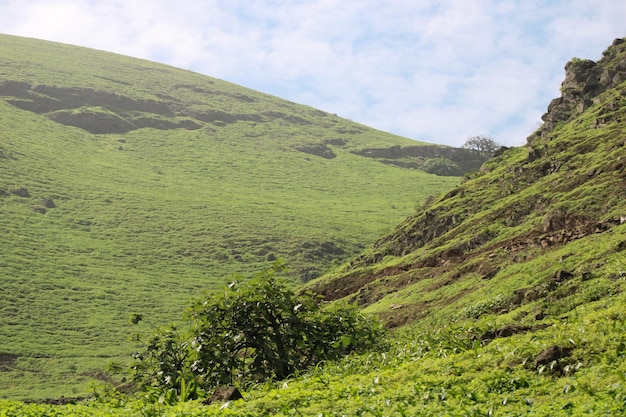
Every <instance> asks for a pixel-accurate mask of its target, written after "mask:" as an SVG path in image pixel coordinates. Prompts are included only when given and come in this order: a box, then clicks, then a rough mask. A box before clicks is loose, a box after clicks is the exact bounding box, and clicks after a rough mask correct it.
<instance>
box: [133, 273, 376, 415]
mask: <svg viewBox="0 0 626 417" xmlns="http://www.w3.org/2000/svg"><path fill="white" fill-rule="evenodd" d="M283 268H284V267H283V264H282V263H280V261H278V262H275V263H274V264H273V266H272V267H271V268H269V269H267V270H265V271H262V272H260V273H258V274H257V275H256V276H254V277H253V278H251V279H249V280H247V281H245V282H243V283H241V282H239V279H236V280H234V281H233V282H232V283H231V284H229V285H228V287H227V288H225V289H224V290H223V291H221V292H218V293H215V294H212V295H210V296H209V297H208V298H207V299H205V300H197V301H195V302H194V303H193V304H192V305H191V307H190V308H189V309H188V311H187V312H186V318H187V319H188V320H189V323H190V327H189V329H188V330H187V331H186V332H185V333H181V332H179V330H178V329H177V328H176V327H174V326H172V327H170V328H168V329H165V330H161V329H160V330H158V332H157V333H155V334H154V335H153V336H152V337H151V338H150V339H149V341H148V343H147V344H146V348H145V351H144V352H142V353H141V354H136V355H135V362H134V363H133V365H132V370H133V372H134V381H135V382H136V383H139V384H140V385H141V386H142V387H143V388H145V389H147V390H148V391H150V390H153V392H154V393H155V394H156V395H157V398H159V399H160V400H161V401H165V402H168V403H172V402H176V401H179V400H181V401H182V400H186V399H193V398H197V397H198V396H199V395H200V393H201V392H203V391H204V392H209V391H210V390H211V389H213V388H215V387H217V386H219V385H223V384H233V383H239V384H247V383H252V382H259V381H264V380H269V379H276V380H281V379H284V378H287V377H288V376H291V375H293V374H294V373H296V372H298V371H300V370H303V369H306V368H307V367H310V366H314V365H316V364H318V363H320V362H322V361H326V360H334V359H338V358H340V357H342V356H344V355H347V354H349V353H352V352H364V351H366V350H369V349H372V348H375V347H377V346H382V344H383V343H384V341H385V338H384V328H383V327H382V326H381V325H380V324H379V323H378V322H376V321H374V320H371V319H369V318H366V317H365V316H363V315H362V314H361V313H360V312H359V311H358V309H357V308H356V307H354V306H348V305H334V304H333V305H329V306H328V307H326V308H323V307H322V302H321V298H320V297H319V296H317V295H315V294H312V293H308V292H307V293H304V294H296V293H294V292H293V291H292V290H291V288H290V287H289V285H288V283H287V282H285V281H284V280H281V279H279V278H277V277H276V276H275V273H276V272H277V271H280V270H282V269H283ZM136 317H137V318H136V319H135V320H134V321H135V322H138V321H139V320H140V317H139V316H136Z"/></svg>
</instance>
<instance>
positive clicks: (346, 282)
mask: <svg viewBox="0 0 626 417" xmlns="http://www.w3.org/2000/svg"><path fill="white" fill-rule="evenodd" d="M565 71H566V75H565V81H564V82H563V84H562V89H561V92H562V95H561V97H558V98H556V99H554V100H553V101H552V102H551V103H550V105H549V106H548V110H547V112H546V114H545V115H544V116H543V120H544V124H543V125H542V126H541V127H540V128H539V129H538V130H537V131H536V132H534V133H533V134H532V135H531V136H530V137H529V138H528V143H527V144H526V145H525V146H522V147H519V148H514V149H509V150H506V151H503V152H502V153H500V155H498V156H496V157H495V158H494V159H492V160H490V161H488V162H486V163H485V164H483V166H482V167H481V168H480V170H478V171H477V172H474V173H470V174H466V175H465V178H464V180H463V182H462V183H461V184H460V185H457V186H455V187H451V188H450V189H448V190H447V191H445V192H443V193H442V194H440V195H439V197H431V198H426V199H424V201H423V203H422V204H421V205H420V207H419V208H418V209H417V211H415V213H414V214H413V215H411V216H409V217H407V218H405V219H404V220H403V221H401V222H400V223H399V224H398V225H397V227H396V228H395V229H393V230H391V231H390V232H387V233H383V237H382V238H379V239H378V240H377V241H376V242H375V243H374V244H373V245H371V246H370V247H369V249H367V250H366V251H364V253H363V254H361V255H359V256H356V257H351V258H350V257H349V258H347V260H346V262H345V263H344V264H342V265H341V266H340V267H337V268H335V269H334V270H332V271H330V272H329V273H327V274H325V275H324V276H322V277H320V278H317V279H314V280H312V281H310V282H307V283H306V284H305V285H304V288H305V289H310V290H314V291H317V292H318V293H321V294H324V295H325V296H326V298H327V299H329V300H340V299H345V300H349V301H354V302H356V303H358V304H359V305H360V306H361V307H362V308H363V309H364V311H366V312H369V313H371V314H373V315H378V316H380V317H381V318H382V319H383V320H384V322H385V323H386V324H387V325H388V327H391V328H393V329H395V330H394V331H393V333H392V336H391V340H390V344H391V347H390V348H389V350H387V351H385V352H372V353H369V354H365V355H359V356H352V357H349V358H346V359H344V360H340V361H337V362H332V363H323V364H320V365H319V366H317V367H316V368H315V369H313V370H310V371H308V372H303V373H302V374H299V375H297V376H294V377H292V378H290V379H288V380H286V381H280V382H273V381H268V382H267V383H264V384H260V385H257V386H252V387H248V389H247V390H246V391H245V392H244V393H243V396H244V399H243V400H235V401H230V402H223V403H218V404H213V405H208V406H206V405H203V404H202V403H201V402H199V401H197V402H189V403H183V404H178V405H175V406H171V407H170V406H163V405H160V404H153V403H147V402H145V401H144V400H142V398H129V399H126V398H117V399H115V398H114V399H113V400H112V401H111V402H109V403H89V402H87V403H84V404H77V405H65V406H49V405H41V404H36V405H28V404H23V403H19V402H0V410H5V411H4V413H5V415H20V414H21V415H32V416H44V415H59V414H60V415H76V416H78V415H81V416H83V415H97V416H99V415H102V416H104V415H112V414H114V415H120V416H136V415H163V416H200V415H203V416H206V415H216V416H217V415H231V416H266V415H275V416H319V415H323V416H342V415H346V416H442V415H446V416H447V415H451V416H457V415H458V416H526V415H533V416H588V415H594V416H596V415H597V416H617V415H624V414H626V394H625V393H626V293H625V292H624V289H625V285H626V284H625V283H626V253H625V250H626V169H625V167H626V165H625V163H626V162H625V161H624V157H625V156H624V155H625V153H624V149H626V38H625V39H617V40H615V41H614V42H613V44H612V45H611V46H610V47H609V48H608V49H607V50H606V51H605V52H604V53H603V55H602V58H601V59H600V60H598V61H597V62H594V61H590V60H581V59H573V60H572V61H570V62H569V63H568V64H567V65H566V67H565ZM129 142H130V141H129ZM392 146H395V145H391V146H390V145H389V144H385V145H382V146H379V145H371V144H368V145H366V147H367V148H368V150H367V151H359V152H357V153H351V155H354V156H359V155H358V154H359V153H361V154H369V155H371V154H376V155H377V156H379V157H381V155H382V154H384V153H385V152H381V151H376V152H372V151H371V149H374V148H381V149H382V148H391V147H392ZM401 146H404V145H401ZM329 147H330V146H329ZM331 150H333V152H336V150H335V148H331ZM4 154H8V152H4ZM337 155H339V154H338V153H337ZM405 157H406V155H405ZM338 158H339V156H338V157H337V159H338ZM379 162H380V161H379ZM381 165H384V166H386V167H388V168H390V167H398V165H389V164H381ZM5 198H6V197H5ZM8 198H13V199H17V197H13V196H8ZM54 210H57V209H56V208H55V209H50V210H49V211H48V212H47V214H46V216H41V215H40V214H38V216H39V217H35V218H37V219H41V218H47V216H48V215H49V214H52V213H53V212H54ZM31 233H35V231H33V232H31ZM39 248H40V249H41V250H42V251H43V249H45V248H46V246H45V245H44V244H41V243H40V246H39ZM103 300H105V301H106V300H107V299H106V298H103ZM4 336H5V335H3V337H4ZM49 340H50V339H49ZM9 359H10V358H9V357H8V356H7V355H5V356H4V357H3V360H4V361H5V362H9ZM20 360H24V358H19V359H18V360H17V361H16V362H17V363H20ZM24 363H29V362H26V361H24V362H22V364H24ZM22 366H23V365H22ZM76 366H78V365H76ZM6 368H7V367H6V366H3V369H6ZM21 369H22V371H21V372H23V373H24V372H26V370H27V368H26V367H23V368H21ZM3 372H7V371H6V370H4V371H3ZM68 374H69V372H68ZM5 375H13V376H14V377H15V376H17V374H16V371H15V370H13V369H9V371H8V373H6V374H5ZM1 415H2V412H1V411H0V416H1Z"/></svg>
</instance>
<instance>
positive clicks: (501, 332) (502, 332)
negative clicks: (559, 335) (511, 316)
mask: <svg viewBox="0 0 626 417" xmlns="http://www.w3.org/2000/svg"><path fill="white" fill-rule="evenodd" d="M549 326H550V325H549V324H539V325H537V326H516V325H508V326H504V327H501V328H499V329H496V330H489V331H486V332H485V333H483V334H482V335H481V336H480V340H482V341H485V342H489V341H491V340H493V339H497V338H502V337H511V336H513V335H516V334H524V333H528V332H533V331H536V330H542V329H545V328H547V327H549Z"/></svg>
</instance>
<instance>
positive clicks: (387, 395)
mask: <svg viewBox="0 0 626 417" xmlns="http://www.w3.org/2000/svg"><path fill="white" fill-rule="evenodd" d="M625 278H626V274H623V275H622V276H621V277H620V278H619V279H618V280H616V281H614V282H613V281H612V282H613V288H612V290H613V293H614V294H613V295H611V296H608V297H604V298H603V299H601V300H598V301H595V302H591V303H587V304H585V305H583V306H580V307H578V308H575V309H573V310H571V311H570V312H569V313H568V314H567V316H563V317H561V318H559V319H550V320H544V321H539V322H537V321H535V320H534V318H533V319H532V320H531V319H530V318H529V317H528V316H524V317H521V318H520V317H515V316H514V315H512V316H509V317H503V316H499V315H493V314H491V315H486V316H484V317H482V318H481V319H480V320H476V321H467V320H463V321H459V322H457V323H451V324H448V325H446V326H442V327H441V328H439V329H436V330H430V331H425V330H423V328H421V327H420V326H414V327H409V328H406V329H403V330H402V331H399V332H397V333H396V334H395V335H394V337H393V340H392V343H393V345H392V347H391V348H390V349H389V350H387V351H384V352H379V353H369V354H363V355H356V356H352V357H349V358H347V359H344V360H340V361H336V362H325V363H323V364H320V365H319V366H318V367H317V368H316V369H314V370H312V371H308V372H305V373H303V374H301V375H298V376H296V377H293V378H290V379H288V380H285V381H281V382H267V383H264V384H259V385H256V386H253V387H251V388H249V389H247V390H243V396H244V399H242V400H237V401H232V402H229V403H217V404H213V405H208V406H207V405H203V404H201V402H200V401H199V400H198V401H191V402H188V403H180V404H177V405H174V406H167V405H164V404H159V403H158V402H156V403H155V402H152V401H148V400H146V399H142V398H141V397H139V398H132V397H131V398H126V397H119V398H118V399H117V400H110V399H109V400H106V401H104V402H98V401H97V400H92V401H89V402H87V403H83V404H72V405H65V406H50V405H42V404H23V403H16V402H6V401H5V402H0V409H2V410H3V411H0V415H1V416H17V415H22V416H32V417H35V416H55V415H59V416H61V415H68V416H87V415H94V416H104V415H111V414H115V415H120V416H156V415H163V416H200V415H203V416H204V415H215V416H229V415H232V416H266V415H276V416H318V415H324V416H342V415H345V416H416V415H424V416H440V415H459V416H463V415H467V416H489V415H491V416H505V415H506V416H528V415H538V416H548V415H550V416H559V415H560V416H587V415H606V416H609V415H610V416H613V415H621V414H623V413H625V412H626V394H625V393H626V339H625V336H624V335H626V309H625V308H624V306H625V305H626V299H625V297H624V293H623V289H624V285H625V283H624V279H625ZM511 323H514V324H515V325H516V326H519V327H520V328H523V327H524V326H530V327H534V330H532V331H528V330H526V331H518V333H513V332H511V334H507V336H504V335H505V334H506V333H503V334H502V335H501V336H498V337H496V338H493V339H490V338H489V337H486V335H488V334H489V333H490V332H493V331H494V330H497V329H502V328H503V327H505V326H506V324H509V325H510V324H511ZM551 346H561V347H565V348H567V349H570V350H569V354H568V356H566V357H562V358H558V359H552V360H546V361H542V360H541V359H540V354H541V353H542V352H544V351H546V349H547V348H549V347H551Z"/></svg>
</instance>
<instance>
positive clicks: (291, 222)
mask: <svg viewBox="0 0 626 417" xmlns="http://www.w3.org/2000/svg"><path fill="white" fill-rule="evenodd" d="M0 57H2V58H0V84H1V83H3V82H6V81H7V80H10V81H15V82H22V83H27V84H25V85H27V86H28V88H30V90H29V91H30V92H29V94H30V95H29V96H27V97H26V98H24V97H22V98H21V99H22V100H26V102H27V104H28V100H33V102H38V100H46V99H49V98H50V95H51V94H53V93H54V91H53V90H45V89H43V88H42V86H46V88H48V87H50V86H53V87H55V88H67V89H73V90H58V91H66V92H67V96H66V97H63V100H65V101H66V102H70V101H71V100H74V99H75V97H74V96H77V97H79V98H80V97H81V96H84V95H86V94H91V95H94V94H95V93H93V92H94V91H95V92H106V93H108V94H112V95H113V96H114V99H113V104H111V103H108V104H106V105H105V104H99V103H97V102H96V103H82V104H80V105H77V106H74V107H72V108H67V107H68V106H65V108H62V109H60V110H58V109H57V110H52V111H48V112H43V113H41V112H40V113H37V112H32V111H28V110H22V109H18V108H16V107H15V106H13V105H11V104H9V102H10V101H11V100H15V97H14V95H11V94H9V93H5V97H4V99H2V100H0V126H2V132H1V133H0V137H1V140H0V190H3V191H5V192H6V195H4V196H0V276H1V277H2V282H3V285H2V289H1V290H0V312H1V319H0V354H2V355H0V361H2V362H1V363H0V365H2V371H1V372H0V396H1V397H5V398H41V397H55V396H56V397H58V396H60V395H65V396H72V395H82V394H84V393H85V392H86V389H87V388H88V386H89V384H90V381H92V380H93V379H94V377H97V370H98V369H99V368H101V367H102V366H103V365H104V364H106V363H107V362H108V361H109V360H110V359H111V358H119V357H123V356H124V355H127V354H128V353H129V351H130V349H131V346H129V344H128V343H127V341H126V340H127V337H128V335H129V333H130V332H131V331H132V329H130V328H129V325H128V320H129V317H130V315H131V314H132V313H134V312H140V313H144V314H145V315H146V317H148V318H150V319H151V320H152V321H154V322H156V323H164V322H167V321H169V320H171V319H173V318H176V317H179V315H180V314H179V313H180V311H181V310H182V309H183V308H184V306H185V304H186V302H187V300H188V298H190V297H191V296H195V295H198V294H199V293H200V292H201V291H203V290H204V289H210V288H214V287H215V286H216V285H221V284H222V283H223V282H224V281H225V280H226V279H227V277H228V276H229V275H230V274H232V273H235V272H241V273H244V274H245V273H248V272H250V271H253V270H258V269H259V268H261V266H264V265H266V264H267V259H268V257H271V256H272V255H273V256H278V257H282V258H283V259H284V260H285V261H287V263H288V265H290V266H291V270H292V275H293V276H294V279H296V278H297V277H300V276H306V275H307V274H308V275H311V274H316V273H320V271H323V270H326V269H328V268H330V266H331V262H332V261H333V260H337V259H345V258H346V257H348V256H352V255H354V254H355V253H358V252H359V251H360V250H361V249H362V248H363V247H364V246H366V245H369V244H370V243H371V242H372V241H373V240H374V239H375V238H376V237H378V236H380V235H381V234H382V233H384V232H386V231H388V230H390V229H391V228H392V226H393V225H394V224H396V223H397V222H398V221H400V220H401V219H402V218H404V217H405V216H406V215H408V214H409V213H411V212H412V210H413V209H414V207H415V204H416V203H417V202H419V201H420V200H422V199H423V198H425V197H426V196H427V195H429V194H438V193H439V192H440V191H441V190H444V189H447V188H450V187H452V186H453V185H455V184H457V183H458V180H459V179H458V178H454V177H449V178H445V177H436V176H433V175H427V174H424V173H423V172H420V171H417V170H410V169H403V168H400V167H397V166H390V165H384V164H381V163H379V162H377V161H375V160H373V159H368V158H364V157H360V156H357V155H355V154H353V153H351V152H350V151H351V150H360V149H363V148H367V147H383V148H384V147H388V146H397V145H401V146H406V145H410V144H414V143H415V142H414V141H410V140H408V139H405V138H401V137H397V136H393V135H390V134H386V133H384V132H380V131H376V130H374V129H370V128H368V127H365V126H362V125H358V124H355V123H352V122H350V121H347V120H344V119H341V118H339V117H336V116H333V115H330V114H327V113H323V112H320V111H318V110H315V109H312V108H309V107H306V106H301V105H297V104H294V103H290V102H286V101H284V100H281V99H278V98H276V97H272V96H268V95H265V94H261V93H259V92H255V91H251V90H247V89H244V88H241V87H238V86H235V85H232V84H229V83H226V82H223V81H220V80H216V79H212V78H209V77H205V76H201V75H198V74H194V73H191V72H189V71H183V70H179V69H175V68H171V67H166V66H163V65H159V64H155V63H151V62H147V61H141V60H136V59H131V58H126V57H121V56H117V55H114V54H108V53H104V52H99V51H93V50H89V49H84V48H76V47H71V46H67V45H61V44H55V43H49V42H42V41H35V40H30V39H24V38H16V37H11V36H0ZM4 85H5V86H6V85H7V84H4ZM12 85H13V84H12ZM14 85H18V84H14ZM18 86H19V85H18ZM79 89H82V90H79ZM85 89H87V90H85ZM50 91H53V92H52V93H50ZM55 91H56V90H55ZM72 94H74V96H73V95H72ZM99 99H100V100H102V97H100V98H99ZM63 100H61V102H63ZM52 101H53V105H57V103H56V102H54V100H52ZM129 102H130V103H131V104H132V103H135V104H136V103H139V104H136V107H137V108H135V109H132V108H131V109H128V108H124V105H126V104H119V103H129ZM116 103H117V104H116ZM146 103H148V104H146ZM154 103H156V104H159V105H163V106H166V107H168V108H170V109H176V110H175V111H174V112H172V113H170V114H158V112H155V111H152V112H151V111H150V108H149V107H150V105H154ZM141 105H143V106H144V107H146V108H142V109H138V108H139V107H141ZM155 106H156V105H155ZM131 107H132V106H131ZM156 107H158V106H156ZM94 114H95V115H96V116H97V117H100V118H102V117H113V116H111V114H114V116H115V118H117V119H116V120H118V121H119V120H120V119H123V120H124V123H126V121H130V122H129V123H135V124H139V123H140V120H141V119H142V118H144V119H146V118H148V119H150V120H152V121H151V123H156V122H155V120H157V121H158V120H165V121H167V122H169V123H181V122H192V123H195V124H196V125H197V126H195V127H194V129H193V130H188V129H182V128H177V129H173V128H169V129H162V128H159V129H155V128H143V129H132V130H130V131H128V132H124V133H108V134H93V133H89V132H88V131H86V130H84V129H80V128H77V127H75V126H68V125H63V124H60V123H57V122H55V121H54V120H56V119H55V117H57V118H59V117H60V118H61V119H58V120H73V121H75V122H78V123H84V122H85V121H88V120H92V119H90V117H92V116H93V115H94ZM212 114H213V115H215V114H217V116H216V117H217V119H216V120H212V119H211V118H210V117H209V116H211V115H212ZM225 115H226V116H225ZM229 115H234V116H233V119H232V120H231V119H229ZM242 115H243V116H242ZM74 116H76V117H75V118H74V119H72V118H71V117H74ZM63 117H66V118H68V117H69V118H70V119H62V118H63ZM220 118H221V119H224V120H226V121H225V122H224V121H223V120H218V119H220ZM202 119H205V120H202ZM111 120H112V119H111ZM155 126H156V124H155ZM327 141H331V143H332V144H328V143H327ZM320 144H321V145H323V146H324V147H326V149H330V150H331V151H332V152H334V154H335V155H336V157H335V158H333V159H327V158H323V157H320V156H316V155H314V154H311V153H305V152H302V151H299V150H298V149H297V148H298V147H301V146H303V145H318V146H319V145H320ZM19 187H25V188H27V189H28V192H29V194H30V197H19V196H17V195H15V194H12V193H10V192H9V190H12V189H15V188H19ZM44 198H51V199H52V200H53V201H54V203H55V205H56V207H55V208H49V209H47V211H46V213H45V214H41V213H40V212H38V211H36V210H40V209H41V208H43V206H42V200H43V199H44ZM335 262H336V261H335Z"/></svg>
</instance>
